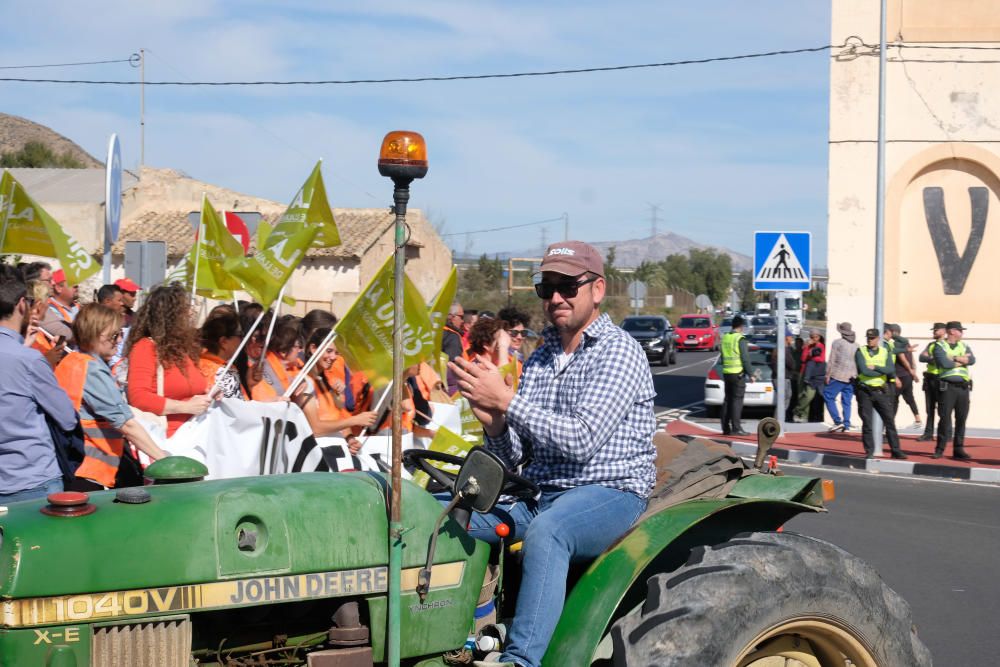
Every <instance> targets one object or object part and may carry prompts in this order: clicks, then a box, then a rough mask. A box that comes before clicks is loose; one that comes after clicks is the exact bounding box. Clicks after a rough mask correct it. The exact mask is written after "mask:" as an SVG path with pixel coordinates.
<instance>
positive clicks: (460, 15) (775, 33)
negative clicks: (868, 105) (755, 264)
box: [0, 0, 830, 266]
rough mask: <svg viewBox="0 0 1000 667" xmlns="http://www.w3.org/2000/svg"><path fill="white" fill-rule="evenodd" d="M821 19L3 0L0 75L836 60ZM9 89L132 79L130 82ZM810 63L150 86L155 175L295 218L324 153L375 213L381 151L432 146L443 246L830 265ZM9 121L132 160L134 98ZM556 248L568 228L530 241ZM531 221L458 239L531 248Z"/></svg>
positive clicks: (0, 95)
mask: <svg viewBox="0 0 1000 667" xmlns="http://www.w3.org/2000/svg"><path fill="white" fill-rule="evenodd" d="M829 39H830V7H829V2H826V1H823V2H820V1H816V0H805V1H803V0H799V1H797V2H792V1H777V0H774V1H771V0H760V1H758V2H746V1H745V0H726V1H722V0H720V1H718V2H713V3H694V2H680V1H678V0H659V1H655V0H654V1H649V2H644V1H637V2H621V3H610V2H586V1H584V0H579V1H577V2H562V1H549V2H541V3H540V2H521V1H517V0H508V1H507V2H459V1H454V2H445V1H435V0H422V1H421V2H409V3H405V2H375V1H368V2H351V1H343V2H329V1H327V2H310V1H307V0H286V1H283V2H264V1H263V0H244V1H242V2H221V1H218V0H172V1H171V2H156V3H154V2H144V3H143V2H138V3H137V2H135V1H134V0H110V1H107V2H94V3H80V2H63V1H48V2H46V1H30V2H29V1H22V0H8V1H7V2H5V3H4V20H3V23H2V24H0V65H3V66H10V65H21V64H35V63H58V62H75V61H89V60H105V59H118V58H127V57H128V56H129V54H131V53H133V52H136V51H138V50H139V49H140V47H142V48H146V49H148V55H147V60H146V78H147V80H149V81H156V80H185V81H195V80H257V79H279V80H281V79H286V80H287V79H354V78H396V77H416V76H443V75H455V74H481V73H500V72H517V71H536V70H550V69H566V68H579V67H592V66H608V65H621V64H638V63H649V62H663V61H671V60H681V59H690V58H706V57H713V56H728V55H738V54H743V53H753V52H762V51H772V50H778V49H795V48H803V47H814V46H820V45H824V44H828V43H829ZM0 76H27V77H34V78H42V77H44V78H87V79H91V78H94V79H133V80H137V78H138V70H136V69H133V68H131V67H129V65H127V64H112V65H101V66H91V67H74V68H63V69H34V70H0ZM828 85H829V60H828V55H827V54H825V53H818V54H805V55H790V56H779V57H773V58H766V59H758V60H744V61H736V62H728V63H713V64H706V65H692V66H686V67H671V68H656V69H643V70H633V71H628V72H614V73H611V72H608V73H594V74H580V75H568V76H553V77H544V78H521V79H499V80H498V79H494V80H484V81H459V82H434V83H402V84H381V85H355V86H325V87H259V88H236V87H226V88H164V87H160V88H155V87H147V89H146V163H147V164H149V165H151V166H157V167H171V168H175V169H180V170H182V171H184V172H185V173H187V174H189V175H191V176H192V177H194V178H197V179H200V180H204V181H208V182H212V183H217V184H219V185H223V186H226V187H230V188H233V189H235V190H238V191H242V192H245V193H248V194H252V195H257V196H263V197H268V198H271V199H275V200H278V201H281V202H287V201H289V200H290V198H291V197H292V195H294V193H295V191H296V190H297V188H298V187H299V185H300V184H301V182H302V181H303V179H304V178H305V177H306V176H307V175H308V173H309V171H310V169H311V167H312V165H313V163H314V161H315V160H316V159H317V158H319V157H322V158H324V169H323V171H324V177H325V179H326V183H327V189H328V192H329V194H330V198H331V201H332V203H333V204H334V205H335V206H345V207H372V206H388V205H389V204H390V203H391V183H390V182H389V181H388V180H387V179H383V178H381V177H380V176H379V175H378V172H377V169H376V158H377V152H378V147H379V143H380V141H381V138H382V136H383V135H384V134H385V132H387V131H389V130H393V129H412V130H416V131H419V132H422V133H423V134H424V136H425V137H426V139H427V142H428V152H429V158H430V163H431V166H430V171H429V173H428V175H427V177H426V178H425V179H424V180H423V181H420V182H417V183H415V184H414V186H413V187H412V188H411V192H412V199H411V206H416V207H420V208H422V209H424V210H425V211H427V212H428V213H429V215H430V217H431V219H432V221H434V222H435V223H437V224H440V225H442V232H443V233H444V234H457V233H464V232H467V231H473V230H480V229H488V228H495V227H501V226H507V225H517V224H523V223H529V222H532V221H536V220H543V219H548V218H557V217H560V216H562V215H563V213H566V214H568V216H569V222H570V235H571V236H572V237H574V238H580V239H583V240H587V241H606V240H619V239H630V238H644V237H647V236H648V235H649V233H650V207H649V204H656V205H658V206H660V209H659V214H658V216H659V230H660V231H661V232H662V231H668V230H669V231H674V232H676V233H678V234H682V235H684V236H688V237H690V238H692V239H694V240H696V241H698V242H701V243H708V244H718V245H724V246H728V247H730V248H732V249H734V250H737V251H740V252H744V253H747V254H751V253H752V233H753V231H754V230H758V229H759V230H803V231H811V232H813V239H814V240H813V243H814V256H815V257H816V260H815V262H814V263H815V265H816V266H824V265H825V264H826V261H825V257H826V184H827V178H826V175H827V143H826V142H827V127H828V106H827V102H828ZM0 111H3V112H5V113H11V114H15V115H19V116H24V117H26V118H29V119H31V120H34V121H37V122H40V123H43V124H45V125H48V126H50V127H52V128H53V129H54V130H56V131H58V132H60V133H62V134H65V135H66V136H68V137H69V138H71V139H73V140H74V141H76V142H77V143H79V144H80V145H81V146H83V147H84V148H85V149H87V150H88V151H90V152H91V153H92V154H93V155H95V156H97V157H98V158H99V159H100V158H102V156H103V155H104V153H105V151H106V145H107V138H108V136H109V135H110V134H111V133H112V132H117V133H118V134H119V137H120V139H121V141H122V150H123V161H124V163H125V165H126V167H134V166H136V165H138V162H139V91H138V88H137V87H97V86H93V87H90V86H68V85H41V84H25V83H2V82H0ZM545 227H546V228H547V234H548V238H549V240H555V239H557V238H560V237H561V235H562V233H563V231H562V230H563V225H562V222H557V223H551V224H548V225H546V226H545ZM541 229H542V226H533V227H526V228H523V229H518V230H512V231H506V232H494V233H485V234H473V235H470V236H469V237H466V235H465V234H461V235H460V236H449V237H448V238H447V240H448V241H449V244H450V245H452V247H453V248H456V249H458V250H460V251H462V250H465V249H466V246H467V243H471V250H472V251H473V252H475V253H481V252H487V253H489V252H493V251H510V250H525V249H537V248H538V246H539V245H540V244H541V240H542V231H541Z"/></svg>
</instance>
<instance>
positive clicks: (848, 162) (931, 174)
mask: <svg viewBox="0 0 1000 667" xmlns="http://www.w3.org/2000/svg"><path fill="white" fill-rule="evenodd" d="M888 4H889V14H888V35H889V36H888V41H889V43H890V44H891V46H889V47H888V50H887V58H888V63H887V68H886V123H885V125H886V139H887V143H886V172H885V173H886V203H885V243H884V253H885V254H884V257H885V291H884V295H885V301H884V303H885V309H884V311H885V312H884V320H885V321H886V322H898V323H899V324H900V325H901V327H902V329H903V334H904V335H905V336H908V337H909V338H910V339H911V341H912V342H913V343H915V344H917V345H920V346H921V347H922V346H923V345H924V344H925V343H926V342H927V341H928V340H929V338H930V328H931V324H932V323H933V322H935V321H948V320H960V321H961V322H963V324H964V325H965V327H966V328H967V331H966V332H965V333H966V335H965V339H966V341H968V342H969V344H970V345H971V346H972V348H973V350H974V351H975V353H976V356H977V364H976V366H974V367H973V369H972V374H973V377H974V379H975V392H974V393H973V397H972V412H971V415H970V417H969V422H968V423H969V426H970V427H991V428H995V427H996V421H995V420H994V419H992V418H991V417H990V413H991V409H992V405H993V404H994V403H995V401H994V400H993V399H995V398H1000V290H998V285H1000V262H998V261H997V258H998V257H1000V200H998V195H1000V120H998V119H1000V94H998V92H997V87H996V78H997V74H998V73H1000V70H998V69H997V68H998V66H997V65H996V64H995V62H996V60H997V56H998V54H1000V3H996V2H995V1H992V0H964V1H963V2H944V1H942V0H906V1H905V2H903V1H902V0H889V3H888ZM852 38H854V39H852ZM857 38H860V39H857ZM845 41H846V42H853V43H855V44H856V45H857V46H856V48H853V49H843V50H838V49H835V50H834V52H833V57H832V59H831V64H830V147H829V204H828V205H829V212H828V213H829V218H828V225H829V270H830V282H829V290H828V317H827V320H828V322H829V323H830V324H829V327H830V328H829V332H828V335H829V336H836V330H835V326H836V323H837V322H839V321H845V320H846V321H850V322H852V323H853V324H854V328H855V330H860V331H862V332H863V331H864V329H866V328H868V327H871V326H872V322H873V313H874V289H873V288H874V280H875V278H874V270H875V219H876V206H875V204H876V187H875V183H876V150H877V129H878V114H877V110H878V50H877V46H876V47H875V48H871V47H866V46H864V45H862V44H861V42H864V43H865V44H869V45H871V44H875V45H877V44H878V41H879V3H877V2H871V1H870V0H834V1H833V13H832V37H831V43H832V44H842V43H844V42H845ZM969 47H972V48H969ZM983 47H991V48H993V49H994V50H989V49H983ZM862 335H863V334H862ZM918 394H919V387H918ZM922 398H923V397H922V395H918V401H920V402H921V413H923V407H922ZM898 421H899V423H900V424H901V425H905V424H909V423H910V422H911V421H912V417H911V415H910V414H909V410H907V409H905V407H904V408H903V409H901V410H900V411H899V417H898Z"/></svg>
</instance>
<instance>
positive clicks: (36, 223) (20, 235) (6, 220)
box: [0, 170, 101, 285]
mask: <svg viewBox="0 0 1000 667" xmlns="http://www.w3.org/2000/svg"><path fill="white" fill-rule="evenodd" d="M15 253H17V254H24V255H38V256H40V257H51V258H53V259H56V260H58V261H59V265H60V266H61V267H62V270H63V271H64V272H65V274H66V283H67V284H69V285H79V284H80V283H82V282H83V281H84V280H86V279H87V278H89V277H90V276H92V275H94V274H95V273H97V272H98V271H100V270H101V265H100V264H98V262H97V260H95V259H94V258H93V257H91V256H90V254H88V253H87V251H86V250H85V249H84V248H83V246H81V245H80V244H79V243H77V241H76V240H75V239H74V238H73V237H71V236H70V235H69V234H67V233H66V232H65V231H64V230H63V228H62V225H60V224H59V223H58V222H57V221H56V220H55V219H54V218H53V217H52V216H51V215H49V214H48V213H47V212H46V211H45V209H43V208H42V207H41V206H39V205H38V203H37V202H35V200H34V199H32V198H31V196H29V195H28V192H27V191H26V190H25V189H24V187H23V186H22V185H21V184H20V183H19V182H18V181H17V179H16V178H14V176H13V174H11V173H10V172H9V171H6V170H5V171H4V173H3V176H2V177H0V254H15Z"/></svg>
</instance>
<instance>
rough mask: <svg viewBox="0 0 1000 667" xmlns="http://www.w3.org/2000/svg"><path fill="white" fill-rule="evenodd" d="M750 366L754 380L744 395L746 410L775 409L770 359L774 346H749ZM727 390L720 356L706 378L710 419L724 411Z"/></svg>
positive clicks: (706, 403) (706, 402) (706, 410)
mask: <svg viewBox="0 0 1000 667" xmlns="http://www.w3.org/2000/svg"><path fill="white" fill-rule="evenodd" d="M748 349H749V352H750V364H751V365H752V366H753V371H751V375H752V376H753V380H752V381H751V382H747V386H746V391H745V393H744V394H743V407H744V408H767V407H771V408H773V407H774V401H775V393H774V384H773V381H772V378H773V373H772V371H771V364H770V357H771V355H772V354H773V353H774V346H772V345H755V344H752V343H751V344H749V348H748ZM725 395H726V390H725V387H724V386H723V381H722V355H721V354H720V355H719V358H718V360H717V361H716V362H715V365H714V366H712V367H711V368H710V369H708V377H707V378H705V413H706V414H707V415H708V416H709V417H718V416H719V414H720V412H721V410H722V403H723V400H724V399H725Z"/></svg>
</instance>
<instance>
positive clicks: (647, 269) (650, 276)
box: [632, 261, 667, 287]
mask: <svg viewBox="0 0 1000 667" xmlns="http://www.w3.org/2000/svg"><path fill="white" fill-rule="evenodd" d="M632 276H633V280H639V281H641V282H644V283H646V284H647V285H649V286H650V287H666V286H667V272H666V271H665V270H664V269H663V265H662V264H661V263H660V262H650V261H643V263H642V264H640V265H639V266H638V267H637V268H636V270H635V273H634V274H632Z"/></svg>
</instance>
